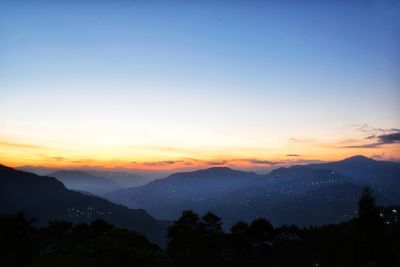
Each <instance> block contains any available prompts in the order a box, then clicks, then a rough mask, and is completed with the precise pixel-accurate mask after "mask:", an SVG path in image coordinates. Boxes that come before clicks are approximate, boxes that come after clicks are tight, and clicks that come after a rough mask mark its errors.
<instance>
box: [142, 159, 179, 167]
mask: <svg viewBox="0 0 400 267" xmlns="http://www.w3.org/2000/svg"><path fill="white" fill-rule="evenodd" d="M182 162H183V161H182V160H164V161H151V162H143V165H145V166H170V165H174V164H176V163H182Z"/></svg>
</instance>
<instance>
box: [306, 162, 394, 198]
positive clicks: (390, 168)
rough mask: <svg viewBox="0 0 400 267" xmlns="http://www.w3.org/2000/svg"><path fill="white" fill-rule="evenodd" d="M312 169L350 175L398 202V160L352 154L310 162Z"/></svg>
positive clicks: (356, 180)
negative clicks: (333, 159) (331, 160)
mask: <svg viewBox="0 0 400 267" xmlns="http://www.w3.org/2000/svg"><path fill="white" fill-rule="evenodd" d="M307 166H308V167H311V168H314V169H331V170H334V171H337V172H340V173H342V174H344V175H346V176H348V177H351V178H352V179H353V180H354V181H355V182H356V183H358V184H362V185H365V184H369V185H371V186H372V187H373V188H374V190H375V191H377V192H379V193H381V194H382V195H384V196H385V197H386V198H387V199H389V200H392V201H393V202H394V203H400V193H399V188H400V162H392V161H378V160H373V159H370V158H367V157H364V156H354V157H350V158H347V159H344V160H341V161H336V162H329V163H319V164H310V165H307Z"/></svg>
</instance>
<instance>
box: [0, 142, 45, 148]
mask: <svg viewBox="0 0 400 267" xmlns="http://www.w3.org/2000/svg"><path fill="white" fill-rule="evenodd" d="M0 146H8V147H17V148H33V149H41V148H44V147H43V146H38V145H32V144H23V143H12V142H6V141H0Z"/></svg>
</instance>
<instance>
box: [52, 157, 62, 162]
mask: <svg viewBox="0 0 400 267" xmlns="http://www.w3.org/2000/svg"><path fill="white" fill-rule="evenodd" d="M52 159H53V160H55V161H64V157H52Z"/></svg>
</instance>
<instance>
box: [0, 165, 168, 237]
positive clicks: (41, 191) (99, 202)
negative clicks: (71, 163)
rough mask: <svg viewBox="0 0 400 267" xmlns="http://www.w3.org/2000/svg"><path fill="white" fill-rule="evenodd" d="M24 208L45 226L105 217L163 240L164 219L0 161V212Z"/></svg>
mask: <svg viewBox="0 0 400 267" xmlns="http://www.w3.org/2000/svg"><path fill="white" fill-rule="evenodd" d="M19 211H21V212H24V214H26V215H27V216H29V217H33V218H37V221H36V224H37V225H38V226H44V225H46V224H47V222H48V221H49V220H56V219H57V220H68V221H71V222H74V223H90V222H91V221H93V220H96V219H103V220H107V221H108V222H110V223H112V224H114V225H116V226H117V227H122V228H126V229H129V230H132V231H138V232H140V233H142V234H144V235H145V236H146V237H147V238H149V239H150V240H151V241H152V242H155V243H158V244H162V243H163V242H164V239H165V230H166V227H167V225H168V223H167V222H164V221H158V220H156V219H154V218H153V217H151V216H150V215H149V214H147V212H145V211H144V210H142V209H128V208H126V207H124V206H121V205H117V204H114V203H112V202H110V201H107V200H105V199H102V198H99V197H95V196H91V195H87V194H82V193H79V192H75V191H71V190H68V189H67V188H65V186H64V185H63V184H62V183H61V182H59V181H57V180H56V179H54V178H52V177H46V176H38V175H35V174H33V173H29V172H23V171H17V170H15V169H12V168H9V167H5V166H3V165H0V214H10V213H15V212H19Z"/></svg>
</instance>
